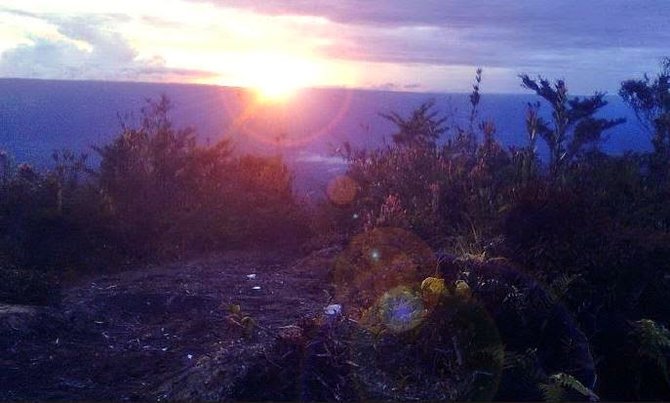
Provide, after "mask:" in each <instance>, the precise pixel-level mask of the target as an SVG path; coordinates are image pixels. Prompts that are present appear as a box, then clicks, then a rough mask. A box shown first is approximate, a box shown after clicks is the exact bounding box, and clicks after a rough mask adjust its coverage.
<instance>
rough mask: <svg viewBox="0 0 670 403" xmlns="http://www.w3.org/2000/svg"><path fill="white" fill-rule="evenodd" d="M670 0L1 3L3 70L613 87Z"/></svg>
mask: <svg viewBox="0 0 670 403" xmlns="http://www.w3.org/2000/svg"><path fill="white" fill-rule="evenodd" d="M669 1H670V0H488V1H481V0H413V1H410V0H384V1H381V0H330V1H324V0H291V1H289V0H285V1H284V0H282V1H280V0H265V1H260V0H113V1H103V0H100V1H91V0H58V1H54V0H2V1H0V77H21V78H44V79H90V80H114V81H152V82H181V83H206V84H217V85H227V86H243V87H255V88H264V89H265V90H266V91H267V93H268V94H271V93H273V91H274V93H278V94H279V93H282V92H283V91H287V90H289V89H291V88H296V87H311V86H316V87H353V88H366V89H384V90H396V91H417V92H467V91H469V90H470V86H471V84H472V79H473V77H474V72H475V69H476V68H477V67H482V68H483V69H484V82H483V84H482V90H483V91H484V92H501V93H521V92H524V90H523V89H522V88H521V86H520V80H519V78H518V75H519V74H522V73H527V74H531V75H533V76H535V75H542V76H544V77H547V78H550V79H556V78H561V79H565V80H566V82H567V84H568V87H569V89H570V91H571V92H572V93H581V94H586V93H593V92H594V91H606V92H610V93H616V91H617V90H618V87H619V84H620V82H621V81H622V80H625V79H628V78H635V77H641V76H642V74H644V73H653V72H655V71H657V70H658V66H659V62H660V60H661V58H662V57H664V56H670V2H669Z"/></svg>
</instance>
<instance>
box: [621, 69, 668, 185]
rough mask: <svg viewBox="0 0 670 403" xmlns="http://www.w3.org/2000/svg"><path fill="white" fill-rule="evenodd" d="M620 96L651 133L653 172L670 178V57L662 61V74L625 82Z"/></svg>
mask: <svg viewBox="0 0 670 403" xmlns="http://www.w3.org/2000/svg"><path fill="white" fill-rule="evenodd" d="M619 95H620V96H621V98H623V100H624V102H626V103H627V104H628V105H629V106H630V107H631V108H632V109H633V111H634V112H635V115H636V116H637V118H638V120H639V121H640V123H642V125H643V126H644V127H645V128H646V129H647V130H648V131H649V132H650V133H651V142H652V144H653V146H654V155H653V158H652V169H653V170H654V171H655V172H656V173H658V174H660V175H661V177H662V178H667V177H668V176H669V175H670V173H669V172H668V171H669V170H670V167H669V165H670V57H666V58H664V59H663V60H662V62H661V71H660V72H659V73H658V74H657V75H656V77H655V78H653V79H652V78H650V77H649V76H648V75H646V74H645V75H644V78H643V79H642V80H626V81H624V82H622V83H621V88H620V90H619Z"/></svg>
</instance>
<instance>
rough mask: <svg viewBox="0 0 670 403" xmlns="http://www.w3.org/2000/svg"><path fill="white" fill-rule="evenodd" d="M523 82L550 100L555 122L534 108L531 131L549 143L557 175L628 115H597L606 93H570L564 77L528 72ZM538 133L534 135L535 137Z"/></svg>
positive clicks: (551, 162)
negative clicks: (548, 120) (530, 74)
mask: <svg viewBox="0 0 670 403" xmlns="http://www.w3.org/2000/svg"><path fill="white" fill-rule="evenodd" d="M519 77H520V78H521V81H522V86H523V87H525V88H527V89H529V90H531V91H533V92H535V93H536V94H537V95H539V96H540V97H542V98H543V99H544V100H545V101H546V102H548V103H549V105H550V106H551V109H552V115H551V116H552V125H551V126H550V125H549V124H548V123H547V122H546V121H545V120H544V119H542V118H540V117H538V116H537V114H536V113H534V112H531V116H529V120H530V122H529V124H530V128H531V131H530V133H537V134H539V135H540V137H541V138H542V139H543V140H544V141H545V142H546V143H547V146H548V147H549V171H550V172H551V174H552V176H553V177H554V178H556V177H558V176H559V175H561V174H562V173H563V171H564V170H565V167H566V166H567V165H568V164H569V163H570V162H571V161H572V160H573V159H574V158H575V157H576V156H577V155H579V154H580V153H581V152H583V151H584V150H585V149H586V148H587V147H590V146H594V145H597V144H598V142H599V141H600V140H601V139H602V134H603V132H604V131H606V130H607V129H610V128H612V127H614V126H617V125H619V124H621V123H623V122H625V119H613V120H612V119H601V118H596V117H594V115H595V114H596V112H598V110H600V109H601V108H603V107H604V106H605V105H607V102H606V101H605V100H604V97H605V94H604V93H599V92H596V93H595V95H593V96H590V97H585V98H583V99H582V98H579V97H570V96H568V87H567V85H566V84H565V81H563V80H556V81H555V82H554V83H553V84H552V83H550V82H549V80H547V79H545V78H542V77H538V78H537V80H535V79H532V78H530V77H529V76H528V75H527V74H522V75H520V76H519ZM533 139H534V135H533V136H531V140H533Z"/></svg>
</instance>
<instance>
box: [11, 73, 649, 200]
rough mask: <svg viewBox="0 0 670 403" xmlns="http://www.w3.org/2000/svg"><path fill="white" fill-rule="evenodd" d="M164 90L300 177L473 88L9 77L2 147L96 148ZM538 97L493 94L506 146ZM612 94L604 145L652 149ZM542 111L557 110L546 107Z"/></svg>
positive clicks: (214, 134)
mask: <svg viewBox="0 0 670 403" xmlns="http://www.w3.org/2000/svg"><path fill="white" fill-rule="evenodd" d="M483 89H484V90H485V89H486V81H484V83H483ZM161 94H165V95H167V96H168V97H169V98H170V100H171V101H172V103H173V106H174V108H173V111H172V114H171V116H172V118H173V120H174V122H175V124H176V126H177V127H184V126H193V127H194V128H195V129H196V130H197V133H198V137H199V139H200V141H202V142H203V143H206V142H216V141H218V140H219V139H222V138H232V139H233V141H234V143H235V144H236V147H237V148H238V149H239V150H241V151H248V152H260V153H271V154H274V153H281V154H282V155H284V156H285V157H286V159H287V161H288V162H289V163H295V164H296V168H297V172H296V177H297V179H298V181H300V180H301V178H302V179H304V178H306V177H317V178H318V177H321V176H322V174H321V173H320V172H321V171H323V175H326V176H328V175H329V174H328V172H331V173H330V175H332V172H334V171H337V164H335V163H334V162H336V161H332V160H328V159H327V157H328V155H329V152H331V151H332V149H333V148H334V147H337V146H339V145H341V144H342V143H343V142H345V141H348V142H350V143H351V144H352V145H354V146H356V147H378V146H380V145H383V144H384V142H385V141H386V142H389V141H390V137H391V135H392V134H393V133H394V127H393V124H392V123H390V122H389V121H387V120H386V119H384V118H383V117H381V116H380V115H379V113H383V112H390V111H395V112H398V113H399V114H401V115H408V114H409V113H411V111H412V110H414V109H415V108H416V107H417V106H419V105H420V104H421V103H422V102H425V101H427V100H429V99H434V100H435V102H436V108H437V110H439V111H440V112H442V113H444V114H446V115H447V116H449V117H450V120H449V121H450V124H456V123H458V124H461V125H462V126H464V125H465V124H466V120H467V115H468V113H469V105H468V94H426V93H410V92H389V91H372V90H354V89H305V90H303V91H301V92H300V93H299V94H296V95H295V96H294V97H293V99H291V100H290V101H288V102H286V103H283V104H282V103H275V104H270V103H268V104H258V103H256V102H255V101H254V96H253V94H252V93H250V92H249V91H247V90H244V89H240V88H231V87H218V86H208V85H188V84H158V83H130V82H102V81H56V80H28V79H0V149H5V150H7V151H9V152H10V153H11V154H12V155H13V156H14V157H15V159H16V160H17V161H20V162H29V163H32V164H34V165H37V166H44V165H45V164H48V163H49V156H50V155H51V153H52V152H53V150H56V149H63V148H68V149H72V150H76V151H82V152H89V153H90V150H91V146H93V145H102V144H105V143H107V142H109V141H110V140H112V139H113V138H114V137H115V135H117V134H118V133H119V132H120V130H121V125H120V122H119V119H127V120H128V121H129V122H130V123H131V124H132V122H133V121H137V118H138V115H139V110H140V108H142V106H143V105H144V104H145V100H146V99H147V98H153V99H156V98H158V97H159V96H160V95H161ZM536 100H538V97H536V96H534V95H532V94H527V95H525V94H512V95H501V94H486V93H485V92H484V93H482V99H481V104H480V113H479V116H480V118H485V119H492V120H493V121H495V123H496V126H497V135H498V138H499V139H500V141H501V142H502V143H503V144H505V145H524V144H525V141H526V134H525V127H524V125H525V120H524V114H525V108H526V104H527V103H528V102H532V101H536ZM607 100H608V102H609V105H608V106H606V107H605V108H604V109H603V113H602V116H604V117H609V118H615V117H625V118H626V119H627V123H626V124H624V125H621V126H619V127H617V128H615V129H614V130H611V131H609V132H608V136H609V139H608V140H607V142H606V143H605V144H604V145H603V148H604V150H605V151H607V152H611V153H621V152H623V151H625V150H633V151H641V150H647V149H650V147H651V145H650V141H649V138H648V137H647V136H646V134H644V133H643V132H642V130H641V128H640V127H639V125H638V124H637V122H636V120H635V116H634V114H633V113H632V112H631V111H630V110H629V109H628V108H627V107H626V105H624V104H623V102H622V101H621V100H620V99H619V98H618V97H617V96H608V97H607ZM542 111H543V112H544V113H549V109H548V107H547V106H544V107H543V108H542ZM317 165H318V168H317ZM310 167H311V168H310ZM303 170H307V171H310V170H314V171H313V172H302V173H301V171H303ZM308 187H310V186H308Z"/></svg>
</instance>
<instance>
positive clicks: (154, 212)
mask: <svg viewBox="0 0 670 403" xmlns="http://www.w3.org/2000/svg"><path fill="white" fill-rule="evenodd" d="M169 110H170V103H169V101H168V99H167V98H165V97H161V98H160V99H159V100H157V101H151V100H149V101H148V102H147V105H146V107H145V108H144V109H143V110H142V119H141V122H140V124H139V126H138V127H131V126H130V125H127V124H125V123H124V124H123V125H122V130H121V133H120V134H119V135H118V136H117V138H116V139H115V140H114V141H112V142H111V143H110V144H107V145H104V146H101V147H96V148H95V152H96V153H97V154H98V156H99V158H100V167H99V168H98V169H91V168H89V167H88V166H87V164H86V161H87V158H86V156H85V155H81V156H77V155H75V154H73V153H72V152H69V151H64V152H57V153H55V154H54V155H53V159H54V162H55V167H54V168H53V169H52V170H50V171H48V172H46V173H41V172H38V171H36V170H35V169H33V168H32V167H30V166H28V165H25V164H20V165H15V164H14V163H13V162H12V161H11V159H10V157H9V156H8V155H7V154H6V153H3V154H0V167H2V168H1V170H0V269H1V273H2V278H3V283H4V284H15V283H16V282H17V281H19V282H20V283H21V284H23V282H27V283H29V284H33V286H28V285H25V286H11V287H12V288H11V289H9V290H7V291H3V292H2V295H3V300H5V301H12V302H26V303H30V302H35V301H45V300H46V299H47V298H46V296H44V295H32V294H34V293H37V294H44V293H47V290H49V287H46V286H38V285H37V284H34V283H35V282H36V281H37V282H44V278H45V276H46V275H47V274H48V275H49V276H53V275H57V276H58V277H60V278H63V277H64V276H65V277H67V276H77V275H80V274H81V273H82V272H90V271H92V270H95V269H99V268H114V267H118V266H127V265H128V264H130V263H137V262H148V261H156V260H163V259H175V258H183V257H186V256H190V255H193V254H197V253H204V252H214V251H218V250H223V249H230V248H244V247H250V246H253V245H255V246H261V245H267V244H269V243H273V244H277V243H278V244H280V245H283V246H288V247H295V246H296V245H291V244H290V243H291V242H292V240H295V241H296V242H299V240H300V239H302V237H304V236H306V234H307V231H305V229H306V226H305V224H304V222H305V219H304V217H303V212H302V210H301V208H300V207H299V204H298V202H297V201H296V199H295V198H294V197H293V193H292V178H291V175H290V173H289V171H288V169H287V168H286V166H285V165H284V164H283V162H282V161H281V159H280V158H278V157H260V156H251V155H235V154H234V153H233V150H232V146H231V144H230V143H229V142H228V141H222V142H219V143H217V144H215V145H212V146H207V147H205V146H200V145H198V144H197V143H196V138H195V132H194V131H193V130H192V129H176V128H174V127H173V126H172V123H171V121H170V119H169ZM287 233H288V234H290V236H287ZM17 270H18V271H17ZM17 278H18V279H17ZM8 279H9V282H7V280H8ZM3 288H4V287H3ZM25 290H34V291H31V292H26V291H25Z"/></svg>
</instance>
